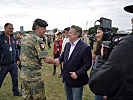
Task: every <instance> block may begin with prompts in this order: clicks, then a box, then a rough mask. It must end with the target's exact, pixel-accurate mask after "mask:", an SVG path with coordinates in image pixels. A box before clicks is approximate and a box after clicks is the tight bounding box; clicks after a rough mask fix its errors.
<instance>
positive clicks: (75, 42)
mask: <svg viewBox="0 0 133 100" xmlns="http://www.w3.org/2000/svg"><path fill="white" fill-rule="evenodd" d="M79 40H80V38H79V39H78V40H77V41H75V42H74V43H73V44H72V42H70V44H71V45H76V44H77V43H78V41H79Z"/></svg>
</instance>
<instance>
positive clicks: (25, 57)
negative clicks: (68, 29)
mask: <svg viewBox="0 0 133 100" xmlns="http://www.w3.org/2000/svg"><path fill="white" fill-rule="evenodd" d="M47 26H48V24H47V22H46V21H44V20H42V19H36V20H35V21H34V23H33V27H32V29H33V33H31V34H30V35H27V36H25V37H24V38H23V40H22V48H21V57H22V70H21V73H20V76H21V82H22V96H23V97H24V99H25V100H46V96H45V91H44V82H43V80H42V78H41V59H43V60H44V61H45V62H46V63H49V64H56V63H55V60H53V59H52V58H51V57H49V56H48V53H47V52H46V50H45V45H44V42H43V41H42V40H41V39H40V37H39V36H42V35H43V33H45V32H46V27H47Z"/></svg>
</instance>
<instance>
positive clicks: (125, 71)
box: [89, 5, 133, 100]
mask: <svg viewBox="0 0 133 100" xmlns="http://www.w3.org/2000/svg"><path fill="white" fill-rule="evenodd" d="M130 9H133V5H132V6H130ZM132 13H133V12H132ZM132 23H133V20H132ZM102 54H103V46H102V47H101V56H100V57H99V58H98V59H97V62H98V63H97V65H96V66H93V68H92V71H91V74H90V80H89V86H90V89H91V90H92V92H93V93H95V94H96V95H102V96H104V95H106V96H107V100H133V33H131V34H129V35H127V36H125V37H124V38H123V39H122V40H121V41H120V42H119V43H118V45H116V46H115V48H114V49H113V50H112V51H111V53H110V55H109V58H108V59H107V60H106V61H105V60H103V56H102Z"/></svg>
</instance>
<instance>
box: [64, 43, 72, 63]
mask: <svg viewBox="0 0 133 100" xmlns="http://www.w3.org/2000/svg"><path fill="white" fill-rule="evenodd" d="M70 47H71V44H70V43H69V44H68V48H67V49H66V56H65V57H66V61H68V56H69V51H70Z"/></svg>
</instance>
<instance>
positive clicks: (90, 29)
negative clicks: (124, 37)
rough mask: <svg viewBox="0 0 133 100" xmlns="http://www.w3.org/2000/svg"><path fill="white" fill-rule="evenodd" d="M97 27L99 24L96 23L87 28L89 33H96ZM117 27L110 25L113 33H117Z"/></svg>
mask: <svg viewBox="0 0 133 100" xmlns="http://www.w3.org/2000/svg"><path fill="white" fill-rule="evenodd" d="M98 27H100V25H96V26H95V27H90V28H89V35H91V34H96V33H97V28H98ZM118 29H119V28H117V27H112V30H113V31H114V32H115V33H117V31H118Z"/></svg>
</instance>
